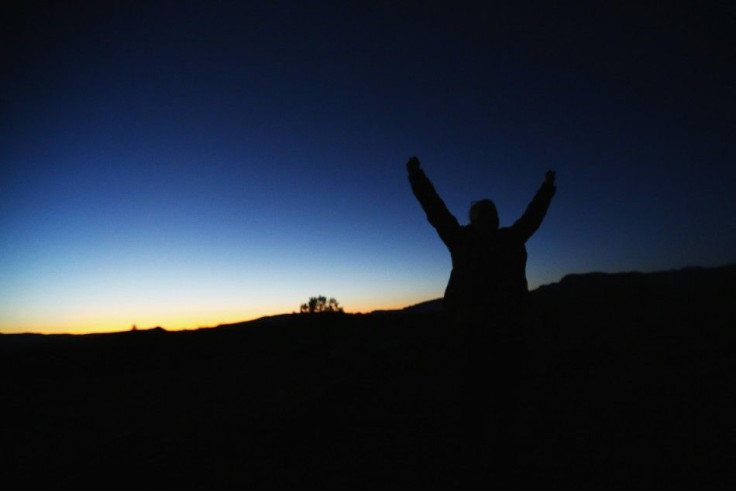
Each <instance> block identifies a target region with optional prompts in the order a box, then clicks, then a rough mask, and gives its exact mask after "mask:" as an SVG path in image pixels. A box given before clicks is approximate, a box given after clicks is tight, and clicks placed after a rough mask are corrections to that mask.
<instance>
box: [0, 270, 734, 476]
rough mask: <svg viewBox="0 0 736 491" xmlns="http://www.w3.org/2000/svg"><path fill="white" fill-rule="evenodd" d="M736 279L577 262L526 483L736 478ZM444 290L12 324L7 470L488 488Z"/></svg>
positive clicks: (547, 332)
mask: <svg viewBox="0 0 736 491" xmlns="http://www.w3.org/2000/svg"><path fill="white" fill-rule="evenodd" d="M734 280H736V266H727V267H723V268H711V269H704V268H689V269H685V270H680V271H671V272H661V273H651V274H640V273H626V274H588V275H570V276H567V277H565V278H563V279H562V281H560V282H559V283H556V284H553V285H547V286H544V287H541V288H539V289H537V290H536V291H534V292H532V294H531V301H532V307H533V308H532V311H531V313H530V319H529V327H528V330H527V332H526V336H525V337H526V340H527V348H528V349H527V353H526V358H525V363H524V376H523V380H524V390H523V395H522V410H521V420H522V423H523V424H522V425H521V429H520V433H519V435H518V437H519V441H520V442H521V443H520V444H521V447H522V455H523V466H524V472H523V476H520V479H521V478H522V477H523V479H524V483H525V485H529V486H537V487H541V486H542V485H544V486H545V487H547V486H549V485H551V484H554V483H555V482H564V483H571V482H572V483H576V484H579V485H582V486H585V487H587V488H589V489H600V488H616V489H624V488H629V487H632V484H633V485H634V487H644V488H646V487H649V486H650V485H652V486H653V485H657V486H663V485H667V484H670V485H672V484H678V485H679V484H683V483H686V482H688V481H692V482H697V486H698V488H701V489H703V488H706V489H707V488H713V487H715V486H717V485H722V484H723V483H725V482H726V481H728V480H729V479H732V478H734V477H735V476H734V470H733V469H734V463H735V462H736V451H734V448H736V446H735V445H734V444H736V437H735V436H734V435H736V432H735V431H734V430H736V427H735V426H734V422H733V419H734V418H733V414H734V409H736V406H735V405H734V403H733V401H732V394H731V392H732V391H733V381H734V380H736V379H735V378H734V376H736V364H735V362H734V356H733V351H734V348H736V333H734V327H735V319H736V317H735V316H734V305H733V301H732V299H733V292H734V286H733V285H734V284H736V283H734ZM439 305H441V304H438V303H437V302H427V303H424V304H420V305H418V306H415V308H407V309H405V310H403V311H395V312H382V313H374V314H366V315H350V314H334V315H319V314H318V315H298V314H297V315H283V316H276V317H269V318H263V319H259V320H257V321H252V322H246V323H240V324H234V325H229V326H221V327H218V328H211V329H199V330H195V331H184V332H168V331H165V330H163V329H156V330H140V331H131V332H124V333H116V334H98V335H87V336H40V335H3V336H0V370H2V371H1V372H0V373H2V378H1V379H0V390H2V394H3V405H2V416H3V422H4V424H3V426H2V429H1V430H0V437H1V441H2V445H0V448H1V450H0V452H2V455H1V457H2V460H1V461H2V462H3V473H4V475H5V482H12V480H16V481H17V480H19V479H20V480H22V482H23V483H24V486H25V487H29V486H31V485H32V484H34V483H46V484H48V483H53V484H54V485H55V486H56V487H59V486H61V487H64V485H75V486H77V485H79V484H80V483H84V482H94V483H98V484H100V483H106V484H110V483H116V484H118V485H124V484H131V485H136V486H141V485H143V486H144V487H152V486H158V485H167V486H180V487H184V488H186V489H192V488H208V489H210V488H212V487H218V486H221V487H224V486H228V487H233V486H238V487H249V488H254V489H271V488H273V489H302V488H307V487H312V486H314V487H319V488H321V489H325V488H330V489H473V488H475V485H474V483H470V482H468V479H469V478H468V477H467V475H468V473H467V471H468V468H467V464H466V461H465V457H464V453H463V448H462V439H461V438H460V428H461V422H462V421H463V417H464V415H463V414H462V412H461V409H460V407H461V406H459V405H458V404H457V401H458V400H459V399H460V397H461V393H460V387H461V385H462V384H461V381H462V380H461V379H462V377H463V376H462V371H461V370H460V369H459V366H460V364H461V362H462V351H461V350H459V349H458V344H457V340H456V339H455V335H454V332H453V331H452V330H451V329H450V328H449V327H448V319H447V318H446V316H445V315H444V314H443V312H442V310H441V309H438V306H439ZM479 390H483V389H482V388H479Z"/></svg>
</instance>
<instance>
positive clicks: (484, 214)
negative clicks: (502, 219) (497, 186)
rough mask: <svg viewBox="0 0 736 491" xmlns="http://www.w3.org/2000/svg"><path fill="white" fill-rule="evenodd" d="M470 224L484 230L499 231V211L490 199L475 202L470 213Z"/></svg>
mask: <svg viewBox="0 0 736 491" xmlns="http://www.w3.org/2000/svg"><path fill="white" fill-rule="evenodd" d="M468 217H469V218H470V223H471V224H473V225H475V226H480V227H484V228H490V229H493V230H495V229H497V228H498V225H499V223H498V210H496V205H495V204H494V203H493V201H491V200H489V199H482V200H480V201H473V203H472V204H471V205H470V212H469V213H468Z"/></svg>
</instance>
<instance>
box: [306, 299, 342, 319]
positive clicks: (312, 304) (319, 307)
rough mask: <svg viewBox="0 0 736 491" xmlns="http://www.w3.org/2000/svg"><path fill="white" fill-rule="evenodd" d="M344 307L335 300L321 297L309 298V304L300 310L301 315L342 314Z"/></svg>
mask: <svg viewBox="0 0 736 491" xmlns="http://www.w3.org/2000/svg"><path fill="white" fill-rule="evenodd" d="M342 311H343V310H342V307H340V304H339V303H338V302H337V300H335V299H334V298H330V299H329V300H328V299H327V298H326V297H324V296H322V295H320V296H318V297H309V302H307V303H303V304H302V305H301V307H300V308H299V313H300V314H319V313H324V312H338V313H342Z"/></svg>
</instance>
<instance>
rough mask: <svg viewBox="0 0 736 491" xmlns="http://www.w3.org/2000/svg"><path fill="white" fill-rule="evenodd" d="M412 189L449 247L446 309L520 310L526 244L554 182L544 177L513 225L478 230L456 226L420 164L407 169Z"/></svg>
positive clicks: (544, 210)
mask: <svg viewBox="0 0 736 491" xmlns="http://www.w3.org/2000/svg"><path fill="white" fill-rule="evenodd" d="M409 182H411V188H412V191H414V195H415V196H416V197H417V199H418V200H419V203H421V205H422V208H423V209H424V212H425V213H426V214H427V219H428V220H429V223H431V224H432V226H433V227H434V228H435V229H437V233H438V234H439V236H440V238H441V239H442V241H443V242H444V243H445V245H446V246H447V248H448V249H449V250H450V255H451V257H452V273H451V274H450V280H449V282H448V284H447V288H446V289H445V305H446V307H447V308H448V310H449V311H450V312H451V313H458V312H463V311H466V312H467V311H469V310H470V311H478V310H479V309H482V310H483V311H484V312H486V314H490V315H500V316H504V317H506V316H514V317H515V316H516V315H520V314H521V312H522V311H523V309H524V305H525V303H526V297H527V293H528V287H527V280H526V258H527V252H526V247H525V245H524V244H525V243H526V241H527V240H529V238H530V237H531V236H532V235H533V234H534V232H536V231H537V229H538V228H539V226H540V225H541V223H542V220H543V219H544V216H545V214H546V213H547V209H548V208H549V204H550V202H551V200H552V196H554V194H555V190H556V188H555V186H554V185H553V184H551V183H548V182H545V183H544V184H542V186H541V187H540V188H539V190H538V191H537V193H536V195H535V196H534V199H532V201H531V203H530V204H529V206H528V207H527V209H526V211H525V212H524V214H523V215H522V216H521V218H519V219H518V220H517V221H516V222H515V223H514V224H513V225H512V226H510V227H502V228H499V229H497V230H493V231H486V232H483V231H482V230H480V229H479V228H477V227H473V225H472V224H470V225H465V226H460V224H459V223H458V221H457V219H456V218H455V217H454V216H453V215H452V213H450V211H449V210H448V209H447V206H445V203H444V202H443V201H442V199H441V198H440V197H439V195H438V194H437V191H435V189H434V186H433V185H432V183H431V182H430V181H429V179H428V178H427V176H426V175H425V174H424V171H422V170H421V169H419V170H417V171H415V172H411V173H410V174H409Z"/></svg>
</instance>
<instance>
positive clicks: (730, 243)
mask: <svg viewBox="0 0 736 491" xmlns="http://www.w3.org/2000/svg"><path fill="white" fill-rule="evenodd" d="M62 3H63V5H64V6H63V7H54V8H51V7H48V6H46V7H32V6H31V7H29V6H28V3H27V2H10V3H9V5H10V6H8V2H4V3H3V7H2V10H3V11H2V18H3V19H4V22H5V23H6V24H7V25H6V26H4V29H3V34H2V44H3V46H4V48H3V50H4V52H5V53H4V54H5V56H4V57H3V59H4V61H3V67H4V68H3V73H2V78H1V79H0V80H1V81H2V93H1V94H0V98H1V100H2V105H1V106H0V110H1V111H2V120H1V121H2V123H3V131H2V132H1V134H0V166H1V169H0V332H5V333H12V332H26V331H31V332H45V333H55V332H75V333H77V332H90V331H93V332H103V331H115V330H126V329H129V328H130V327H131V326H132V325H133V324H136V325H137V326H138V327H141V328H144V327H152V326H155V325H161V326H164V327H166V328H167V329H180V328H196V327H201V326H213V325H217V324H219V323H225V322H234V321H239V320H246V319H251V318H254V317H258V316H261V315H269V314H279V313H287V312H292V311H295V310H298V308H299V305H300V304H301V303H303V302H305V301H306V300H307V299H308V298H309V297H310V296H315V295H318V294H324V295H326V296H328V297H329V296H334V297H336V298H337V299H338V301H340V303H341V304H342V305H343V306H344V307H345V309H346V310H347V311H349V312H359V311H370V310H373V309H378V308H395V307H403V306H406V305H409V304H413V303H416V302H420V301H423V300H428V299H432V298H437V297H439V296H441V295H442V292H443V290H444V287H445V284H446V281H447V278H448V275H449V271H450V258H449V254H448V253H447V251H446V249H445V247H444V245H443V244H442V242H441V241H440V240H439V238H438V237H437V236H436V233H435V231H434V230H433V229H432V228H431V227H430V225H429V224H428V223H427V221H426V219H425V216H424V214H423V212H422V210H421V208H420V207H419V204H418V203H417V202H416V200H415V198H414V196H413V195H412V193H411V190H410V187H409V184H408V181H407V178H406V171H405V167H404V164H405V162H406V160H407V159H408V158H409V157H410V156H412V155H417V156H418V157H419V158H420V159H421V161H422V164H423V167H424V169H425V170H426V172H427V174H428V176H429V177H430V178H431V179H432V181H433V182H434V184H435V187H436V188H437V190H438V191H439V193H440V194H441V195H442V197H443V198H444V199H445V201H446V203H447V205H448V207H449V208H450V210H452V211H453V212H454V213H455V214H456V216H457V217H458V218H459V219H460V221H461V222H463V223H465V222H466V220H467V219H466V216H467V209H468V207H469V204H470V202H471V201H472V200H477V199H481V198H485V197H488V198H491V199H493V200H494V201H495V202H496V204H497V206H498V208H499V213H500V216H501V222H502V225H510V224H511V223H512V222H513V221H514V220H515V219H516V218H517V217H518V216H519V215H520V214H521V213H522V212H523V210H524V208H525V206H526V204H527V203H528V201H529V200H530V199H531V197H532V196H533V194H534V192H535V191H536V189H537V187H538V186H539V185H540V184H541V183H542V180H543V176H544V172H545V171H546V170H547V169H555V170H556V171H557V175H558V192H557V195H556V197H555V199H554V201H553V203H552V206H551V208H550V211H549V214H548V216H547V218H546V220H545V222H544V223H543V225H542V227H541V229H540V230H539V231H538V233H537V234H536V235H535V236H534V237H533V238H532V239H531V240H530V241H529V243H528V250H529V263H528V267H527V275H528V277H529V282H530V286H531V287H532V288H534V287H536V286H538V285H540V284H544V283H550V282H554V281H558V280H559V279H560V278H561V277H562V276H564V275H565V274H568V273H575V272H589V271H608V272H617V271H632V270H639V271H653V270H662V269H671V268H680V267H684V266H690V265H698V266H716V265H721V264H726V263H733V262H736V247H735V246H736V200H735V199H734V195H733V193H734V191H733V190H734V189H736V165H734V163H735V162H736V160H735V159H734V157H736V131H735V130H736V123H735V121H736V117H735V116H734V115H735V114H736V101H735V99H736V98H735V96H734V87H736V71H735V69H734V66H735V65H736V35H735V34H734V33H736V21H735V19H736V7H733V6H732V5H731V4H730V3H729V2H717V3H716V2H714V3H709V2H693V5H697V7H695V6H693V7H689V8H688V7H677V6H674V4H672V3H671V2H665V3H661V2H659V3H660V5H661V6H662V7H661V8H658V7H648V6H642V5H646V4H645V3H641V2H637V3H636V4H637V6H635V7H621V6H612V5H607V4H609V3H610V4H616V3H619V2H583V3H581V4H579V5H578V6H577V7H564V8H563V9H562V10H560V7H558V6H556V5H550V4H557V3H558V2H540V3H536V2H534V3H527V2H508V3H503V4H493V5H489V6H486V7H483V8H482V9H481V8H478V7H467V6H464V4H463V3H462V2H441V3H433V2H365V5H364V6H362V7H357V6H353V5H354V4H355V3H357V2H296V1H294V2H292V1H270V2H227V1H219V2H217V1H212V2H186V1H176V2H140V3H138V4H136V3H134V2H94V3H91V4H90V5H87V4H84V3H80V2H59V4H62ZM473 3H477V2H473ZM518 3H521V4H523V6H513V7H512V6H511V5H517V4H518ZM565 3H566V4H568V3H567V2H565ZM100 4H102V6H100ZM150 4H154V5H153V6H151V5H150ZM397 4H398V5H399V6H397ZM468 5H472V4H468ZM499 5H500V6H499Z"/></svg>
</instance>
